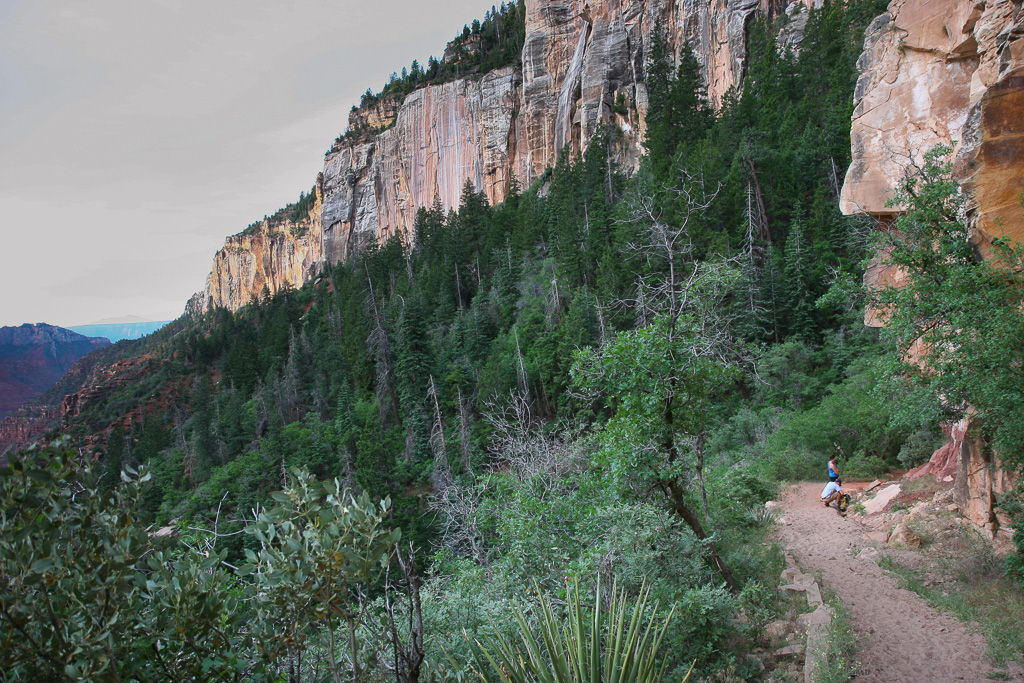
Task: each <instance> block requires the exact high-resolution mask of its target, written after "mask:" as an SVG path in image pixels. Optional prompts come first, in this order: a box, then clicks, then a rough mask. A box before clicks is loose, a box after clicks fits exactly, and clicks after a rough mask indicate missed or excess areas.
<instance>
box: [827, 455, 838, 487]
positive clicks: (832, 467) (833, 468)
mask: <svg viewBox="0 0 1024 683" xmlns="http://www.w3.org/2000/svg"><path fill="white" fill-rule="evenodd" d="M837 479H839V465H838V464H836V456H834V455H833V456H832V457H831V458H829V459H828V480H829V481H836V480H837Z"/></svg>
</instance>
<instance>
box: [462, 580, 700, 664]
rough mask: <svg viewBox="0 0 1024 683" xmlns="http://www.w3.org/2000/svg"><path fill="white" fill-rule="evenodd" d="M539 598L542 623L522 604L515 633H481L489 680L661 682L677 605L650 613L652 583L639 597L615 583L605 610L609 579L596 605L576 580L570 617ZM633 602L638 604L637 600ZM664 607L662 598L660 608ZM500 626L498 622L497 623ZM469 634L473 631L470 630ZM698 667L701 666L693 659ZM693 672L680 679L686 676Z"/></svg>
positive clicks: (479, 656)
mask: <svg viewBox="0 0 1024 683" xmlns="http://www.w3.org/2000/svg"><path fill="white" fill-rule="evenodd" d="M534 589H535V591H536V593H537V595H538V597H539V600H538V604H537V606H536V612H537V617H538V622H539V623H538V626H537V628H536V629H534V628H533V627H531V625H530V622H529V619H528V617H527V614H526V612H525V611H524V610H523V608H522V607H519V606H517V607H516V608H515V611H514V614H513V616H514V617H515V620H516V624H517V625H518V627H519V634H518V636H517V637H515V638H513V639H512V640H511V641H510V640H508V639H506V638H504V637H503V636H502V635H500V632H499V631H498V629H494V631H495V634H496V635H494V636H492V637H490V638H488V639H486V640H487V642H486V643H480V642H479V641H476V643H475V644H476V648H475V652H476V660H477V661H476V667H475V668H476V672H477V674H478V675H479V676H480V678H481V679H483V680H484V681H486V683H659V682H660V681H661V680H662V678H663V677H664V675H665V665H666V659H665V658H664V657H661V658H660V659H659V657H658V650H659V649H660V648H661V642H662V639H663V638H664V637H665V631H666V630H667V629H668V626H669V623H670V622H671V620H672V617H673V615H674V614H675V608H674V607H673V608H672V610H670V611H669V613H668V615H666V616H665V617H664V618H663V619H659V618H654V619H652V620H650V621H646V619H645V612H646V609H647V604H648V600H649V598H650V593H651V591H650V588H648V587H646V586H644V587H643V588H642V589H641V590H640V595H639V596H638V597H637V598H636V599H635V601H633V600H630V598H629V596H627V594H626V591H625V590H621V591H620V590H617V587H616V586H615V585H614V584H613V585H612V591H611V593H612V594H611V599H610V601H609V603H610V604H609V607H608V609H607V611H602V610H601V603H602V597H603V596H602V592H601V582H600V580H599V581H598V583H597V588H596V590H595V592H594V602H593V605H585V604H584V603H583V600H582V599H581V598H580V586H579V582H578V581H574V582H573V584H572V587H571V588H570V590H569V595H568V605H567V608H566V615H565V621H564V622H563V621H561V620H560V619H559V618H558V617H557V616H556V615H555V609H554V608H553V607H552V604H551V600H549V599H548V598H546V597H544V596H542V595H541V593H540V590H539V588H538V587H537V585H536V584H534ZM630 602H632V606H630V604H629V603H630ZM652 611H653V612H654V613H655V614H657V612H658V602H657V601H655V603H654V605H653V610H652ZM492 627H493V624H492ZM467 638H468V635H467ZM690 670H691V671H692V670H693V666H691V667H690ZM689 678H690V673H689V672H687V674H686V677H685V678H683V680H682V681H681V682H680V683H685V681H686V680H688V679H689Z"/></svg>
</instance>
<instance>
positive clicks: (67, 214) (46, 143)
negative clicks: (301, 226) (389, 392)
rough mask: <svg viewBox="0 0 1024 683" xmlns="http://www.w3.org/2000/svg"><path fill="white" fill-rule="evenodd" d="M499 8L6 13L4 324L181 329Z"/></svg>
mask: <svg viewBox="0 0 1024 683" xmlns="http://www.w3.org/2000/svg"><path fill="white" fill-rule="evenodd" d="M492 4H498V3H495V2H494V0H487V1H484V0H474V1H470V0H444V2H422V0H420V1H418V2H412V1H410V0H370V1H367V0H361V1H359V2H355V1H352V0H288V1H287V2H283V1H282V0H89V2H84V1H83V0H0V326H3V325H20V324H22V323H35V322H46V323H50V324H53V325H61V326H65V327H67V326H70V325H83V324H89V323H92V322H95V321H97V320H101V319H108V318H123V317H125V316H129V315H134V316H139V317H142V318H145V319H148V320H168V319H172V318H176V317H177V316H178V315H180V314H181V312H182V311H183V309H184V306H185V303H186V301H187V300H188V298H189V297H190V296H191V295H192V294H193V293H194V292H196V291H199V290H201V289H202V288H203V285H204V283H205V279H206V275H207V274H208V273H209V272H210V266H211V263H212V261H213V255H214V253H215V252H216V251H217V250H218V249H219V248H220V247H221V246H223V243H224V238H225V237H226V236H228V235H232V234H234V233H237V232H240V231H241V230H243V229H244V228H245V227H246V226H247V225H248V224H249V223H252V222H253V221H255V220H259V219H261V218H262V217H263V216H264V215H268V214H272V213H273V212H274V211H276V210H277V209H279V208H281V207H282V206H284V205H285V204H287V203H289V202H293V201H296V200H297V199H298V196H299V193H300V192H301V191H306V192H308V191H309V189H310V188H311V187H312V186H313V183H314V181H315V180H316V174H317V173H318V172H319V171H320V170H321V169H322V166H323V156H324V153H325V152H326V151H327V149H328V147H330V145H331V143H332V142H333V141H334V138H335V137H337V135H338V134H340V133H341V132H343V131H344V129H345V127H346V125H347V123H348V111H349V109H350V108H351V107H352V105H353V104H356V103H357V102H358V100H359V96H360V95H361V94H362V93H363V92H365V91H366V89H367V88H372V89H373V90H374V91H375V92H376V91H379V90H380V88H381V87H382V86H383V85H384V83H385V82H386V81H387V79H388V76H389V75H390V73H391V72H393V71H396V72H400V71H401V69H402V67H403V66H406V67H407V66H408V65H409V64H411V62H412V60H413V59H418V60H419V61H420V63H426V60H427V57H428V56H430V55H431V54H433V55H435V56H437V57H440V56H441V54H442V53H443V52H444V47H445V44H446V42H447V41H448V40H450V39H452V38H454V37H455V36H456V35H457V34H458V33H460V32H461V30H462V26H463V25H464V24H468V23H471V22H472V20H473V19H483V15H484V12H485V11H487V10H488V9H490V7H491V5H492Z"/></svg>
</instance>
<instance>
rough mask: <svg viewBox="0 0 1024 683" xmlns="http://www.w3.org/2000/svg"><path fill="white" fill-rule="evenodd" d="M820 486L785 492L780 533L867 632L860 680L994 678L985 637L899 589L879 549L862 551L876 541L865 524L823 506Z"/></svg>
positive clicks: (860, 682)
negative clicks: (885, 568) (881, 562)
mask: <svg viewBox="0 0 1024 683" xmlns="http://www.w3.org/2000/svg"><path fill="white" fill-rule="evenodd" d="M821 488H822V484H820V483H806V484H799V485H796V486H792V487H790V488H789V489H788V490H787V491H786V493H785V495H784V496H783V499H782V501H781V502H782V507H783V520H784V521H783V524H782V525H781V526H780V531H779V535H780V537H781V539H782V541H783V542H784V543H785V545H786V547H787V548H788V549H789V551H790V553H791V554H792V555H793V557H794V558H795V559H796V560H797V562H798V563H799V564H800V566H801V568H802V569H803V570H804V571H806V572H810V573H820V575H821V576H822V577H823V578H824V582H825V586H826V587H827V588H830V589H832V590H833V591H835V592H836V593H838V594H839V596H840V597H841V598H842V600H843V603H844V604H845V606H846V609H847V610H848V611H849V612H850V615H851V617H852V619H853V623H854V626H855V628H856V630H857V633H858V634H859V635H860V636H861V641H860V643H859V644H858V658H859V660H860V661H861V668H860V670H859V673H858V675H857V677H856V681H857V683H868V682H869V681H870V682H871V683H883V682H884V683H895V682H897V681H913V682H917V681H924V682H927V683H942V682H944V681H987V680H990V679H989V678H988V674H989V673H990V672H993V671H995V670H996V669H994V668H993V667H992V665H991V664H990V663H989V662H988V660H987V659H986V658H985V640H984V638H983V637H982V636H981V635H980V634H979V633H977V632H976V631H974V630H972V629H970V628H968V627H967V626H965V625H964V624H963V623H961V622H960V621H959V620H957V619H956V618H955V617H953V616H950V615H948V614H943V613H940V612H937V611H935V610H934V609H932V608H931V607H929V606H928V605H927V604H926V603H925V602H924V601H923V600H922V599H921V598H919V597H918V596H917V595H916V594H914V593H911V592H910V591H907V590H904V589H902V588H900V587H899V586H898V585H897V584H896V582H895V581H894V580H893V579H892V578H890V577H889V576H887V575H886V573H885V572H884V571H883V570H882V568H881V567H879V566H878V564H877V554H876V553H874V552H870V551H869V552H865V553H861V552H859V551H860V550H861V549H863V548H867V547H872V546H874V543H872V542H871V541H868V540H866V539H864V538H863V534H864V533H865V531H866V529H864V528H863V527H862V526H861V525H860V523H859V522H857V521H856V520H855V519H854V518H853V517H852V516H851V517H845V518H844V517H840V516H839V515H838V514H837V512H836V510H835V509H834V508H830V509H825V507H824V506H823V505H822V503H821V500H820V493H821ZM999 671H1000V674H1002V675H1004V676H1005V675H1006V674H1005V673H1004V672H1002V671H1001V670H999ZM1013 680H1018V679H1016V678H1015V679H1013Z"/></svg>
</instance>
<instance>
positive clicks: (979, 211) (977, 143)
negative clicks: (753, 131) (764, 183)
mask: <svg viewBox="0 0 1024 683" xmlns="http://www.w3.org/2000/svg"><path fill="white" fill-rule="evenodd" d="M1022 38H1024V13H1022V10H1021V2H1020V1H1019V0H1018V1H1014V0H893V2H891V3H890V5H889V8H888V11H887V12H886V13H885V14H883V15H881V16H879V17H878V18H876V19H875V21H874V22H873V23H872V24H871V27H870V28H869V29H868V31H867V33H866V36H865V43H864V52H863V54H862V55H861V58H860V61H859V64H858V66H859V68H860V78H859V80H858V83H857V89H856V92H855V94H854V103H855V110H854V113H853V127H852V131H851V143H852V150H853V161H852V164H851V165H850V169H849V171H848V172H847V174H846V181H845V183H844V185H843V190H842V198H841V209H842V210H843V212H844V213H847V214H857V213H861V214H869V215H875V216H878V217H880V218H881V219H882V220H883V221H887V220H891V218H892V216H893V215H895V214H896V213H897V212H898V211H899V207H890V206H887V205H886V204H887V202H888V200H889V199H890V198H891V197H892V196H893V193H892V188H893V187H896V186H897V185H898V184H899V183H900V181H901V180H902V178H903V177H904V175H905V173H906V169H908V168H909V167H910V166H911V164H913V163H919V162H920V161H921V158H922V156H923V154H924V153H925V152H926V151H927V150H928V149H930V148H932V147H934V146H935V145H937V144H946V145H950V146H952V147H953V149H954V152H955V162H954V174H955V175H956V177H957V179H958V180H960V181H961V182H962V183H963V187H964V189H965V191H966V192H967V196H968V202H969V204H968V214H967V220H968V224H969V226H970V227H971V232H972V241H973V243H974V244H975V245H976V246H977V247H978V249H979V251H980V253H982V254H985V253H987V251H988V248H989V246H990V245H991V242H992V239H993V238H995V237H1000V236H1007V237H1010V238H1012V239H1014V240H1018V241H1022V240H1024V210H1022V209H1021V207H1020V205H1019V197H1020V196H1021V192H1022V190H1024V173H1021V163H1022V160H1024V39H1022ZM901 280H902V274H901V273H899V272H896V271H895V270H894V269H892V268H889V267H886V266H884V265H881V264H880V262H879V260H876V265H874V266H873V267H871V268H869V269H868V272H867V273H866V275H865V282H866V283H867V284H869V285H875V284H896V285H898V284H899V282H900V281H901ZM865 322H866V323H867V324H869V325H873V326H879V325H881V324H883V323H884V319H882V318H880V317H879V316H877V315H875V314H874V313H873V312H871V311H869V312H868V317H867V319H866V321H865ZM948 435H949V443H948V444H947V445H946V446H944V447H943V448H942V449H939V450H938V451H936V453H935V454H934V456H933V457H932V461H931V462H930V463H929V464H928V466H927V467H926V468H925V469H924V470H922V472H926V473H932V474H936V475H937V476H939V477H940V478H941V477H952V478H954V479H955V480H956V486H955V491H956V501H957V503H958V504H959V505H960V508H961V509H962V510H963V511H964V512H965V514H967V515H968V516H969V517H970V518H971V520H972V521H973V522H974V523H975V524H977V525H978V526H980V527H983V528H985V529H987V530H988V531H989V532H990V533H992V534H995V533H996V531H997V530H998V528H999V518H998V517H997V515H996V512H995V510H994V504H995V496H996V494H1000V493H1004V492H1006V491H1008V490H1009V489H1010V488H1011V487H1012V484H1013V483H1014V482H1013V480H1012V477H1010V476H1009V475H1008V474H1007V473H1006V472H1004V471H1002V470H1001V469H1000V468H999V466H998V458H997V457H996V456H995V454H993V453H991V451H990V450H989V449H988V448H987V447H986V446H985V444H984V443H983V441H982V440H981V439H979V438H977V437H976V436H975V435H974V433H973V431H972V430H971V428H970V423H969V421H962V422H960V423H958V424H956V425H952V426H950V428H949V430H948Z"/></svg>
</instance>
